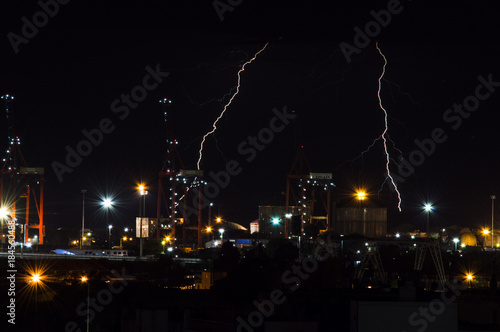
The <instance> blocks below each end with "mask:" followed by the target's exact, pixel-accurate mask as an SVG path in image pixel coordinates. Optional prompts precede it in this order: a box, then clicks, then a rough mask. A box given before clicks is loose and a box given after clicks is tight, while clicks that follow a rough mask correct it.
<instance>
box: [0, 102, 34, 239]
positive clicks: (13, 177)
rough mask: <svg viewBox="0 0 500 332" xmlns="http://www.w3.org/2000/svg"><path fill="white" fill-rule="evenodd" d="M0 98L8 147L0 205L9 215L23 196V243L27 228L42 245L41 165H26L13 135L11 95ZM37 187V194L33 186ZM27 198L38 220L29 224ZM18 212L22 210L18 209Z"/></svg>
mask: <svg viewBox="0 0 500 332" xmlns="http://www.w3.org/2000/svg"><path fill="white" fill-rule="evenodd" d="M0 99H1V100H2V101H3V102H4V107H5V113H6V114H5V115H6V119H7V127H8V130H7V138H8V142H9V147H8V149H7V151H6V155H5V158H4V159H3V160H2V168H1V170H0V173H1V174H0V204H1V206H2V207H4V208H6V209H8V210H9V212H10V215H11V217H12V218H16V217H17V215H18V208H19V203H20V201H21V199H26V204H25V210H24V217H25V223H24V226H23V228H24V239H23V240H24V243H27V242H28V239H29V230H30V229H38V239H39V240H38V244H43V238H44V227H43V185H44V178H43V175H44V169H43V167H28V165H27V164H26V160H25V159H24V156H23V154H22V152H21V147H20V144H21V141H20V139H19V137H18V136H16V135H15V124H14V117H13V111H12V106H13V103H14V96H12V95H8V94H6V95H3V96H1V97H0ZM37 187H38V189H39V191H38V196H37V194H36V190H35V188H37ZM31 200H33V201H34V203H35V208H36V215H37V217H38V223H36V221H35V223H34V224H30V221H29V217H30V204H31ZM21 211H22V210H21Z"/></svg>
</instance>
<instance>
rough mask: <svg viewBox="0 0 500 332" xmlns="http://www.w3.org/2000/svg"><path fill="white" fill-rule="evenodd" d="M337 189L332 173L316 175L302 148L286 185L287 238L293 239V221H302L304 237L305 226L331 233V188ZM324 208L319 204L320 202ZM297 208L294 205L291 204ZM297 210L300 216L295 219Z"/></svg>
mask: <svg viewBox="0 0 500 332" xmlns="http://www.w3.org/2000/svg"><path fill="white" fill-rule="evenodd" d="M332 187H335V184H334V183H333V182H332V174H331V173H313V172H312V170H311V166H310V165H309V162H308V161H307V159H306V156H305V154H304V147H303V146H300V147H299V149H298V151H297V155H296V157H295V160H294V162H293V164H292V168H291V169H290V172H289V173H288V175H287V181H286V206H285V214H286V215H287V216H288V217H287V218H286V222H285V237H287V238H288V237H289V236H290V235H291V226H292V220H293V219H294V218H300V226H301V227H300V233H301V234H302V233H303V232H304V225H305V224H311V225H316V226H318V228H319V229H320V230H330V229H331V228H332V224H331V218H332V213H331V188H332ZM318 201H319V202H320V203H321V204H317V202H318ZM291 202H292V203H293V204H290V203H291ZM292 205H294V206H297V209H298V211H297V212H298V214H297V215H292V214H291V213H292V212H291V206H292Z"/></svg>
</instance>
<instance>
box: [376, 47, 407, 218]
mask: <svg viewBox="0 0 500 332" xmlns="http://www.w3.org/2000/svg"><path fill="white" fill-rule="evenodd" d="M375 47H376V48H377V50H378V52H379V53H380V55H381V56H382V58H383V59H384V66H383V67H382V74H380V77H379V79H378V91H377V97H378V104H379V106H380V108H381V109H382V111H384V122H385V129H384V131H383V133H382V135H381V136H380V137H382V141H383V142H384V152H385V157H386V163H385V169H386V171H387V177H388V178H389V179H390V180H391V184H392V185H393V186H394V190H396V193H397V194H398V210H399V211H400V212H401V194H400V193H399V190H398V186H397V185H396V182H394V179H393V178H392V176H391V172H390V170H389V164H390V161H391V158H390V156H389V151H388V150H387V139H386V134H387V131H388V130H389V127H388V120H387V118H388V115H387V111H386V109H385V108H384V106H383V105H382V99H381V97H380V90H381V89H382V82H381V81H382V78H383V77H384V75H385V67H386V66H387V59H386V58H385V55H384V54H383V53H382V51H381V50H380V48H379V47H378V42H377V43H375Z"/></svg>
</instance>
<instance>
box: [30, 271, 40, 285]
mask: <svg viewBox="0 0 500 332" xmlns="http://www.w3.org/2000/svg"><path fill="white" fill-rule="evenodd" d="M41 279H42V277H41V276H40V275H39V274H38V273H35V274H33V275H32V276H31V281H32V282H34V283H38V282H40V280H41Z"/></svg>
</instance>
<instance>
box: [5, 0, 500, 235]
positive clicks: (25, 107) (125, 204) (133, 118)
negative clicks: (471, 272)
mask: <svg viewBox="0 0 500 332" xmlns="http://www.w3.org/2000/svg"><path fill="white" fill-rule="evenodd" d="M49 2H50V1H49ZM61 2H63V3H64V1H61ZM42 3H43V0H42ZM50 3H55V2H54V1H52V2H50ZM214 3H216V4H217V3H218V4H219V6H220V9H219V11H220V12H222V11H223V13H218V12H217V10H216V9H215V7H214ZM58 4H59V3H58ZM232 4H233V5H232V6H231V5H229V4H228V2H226V1H225V0H221V1H218V2H211V1H175V2H174V1H141V2H134V3H133V4H132V3H130V4H129V3H124V2H114V1H105V2H102V1H85V2H83V1H69V2H68V3H65V4H59V5H58V7H59V8H58V11H57V13H55V14H53V15H52V16H53V17H49V18H48V19H47V21H46V22H45V21H44V16H43V15H41V14H37V12H40V11H41V10H42V7H41V5H40V4H39V3H37V2H36V1H29V2H28V1H24V2H19V1H10V0H9V1H3V2H2V3H1V5H0V6H1V8H0V22H1V23H0V27H1V29H0V31H1V34H0V35H1V38H0V48H1V51H2V53H1V54H2V62H1V64H0V94H2V95H3V94H7V93H8V94H11V95H14V96H15V98H16V101H15V104H14V110H15V118H16V122H17V125H16V132H17V135H19V136H20V138H21V143H22V145H21V148H22V151H23V154H24V156H25V158H26V160H27V163H28V164H29V166H42V167H45V170H46V175H45V178H46V187H45V188H46V195H45V210H46V216H45V224H46V225H47V227H62V226H64V227H69V228H75V229H77V228H78V227H79V225H80V222H81V193H80V190H81V189H82V188H86V189H87V190H88V193H87V200H88V204H89V205H88V211H87V212H88V225H89V227H101V226H102V225H104V224H105V222H106V220H105V216H104V214H103V213H102V211H101V210H99V199H100V197H101V196H105V195H112V196H114V197H115V199H116V202H117V206H116V209H115V211H114V213H113V215H111V216H110V217H109V218H110V219H109V222H110V223H113V224H115V225H121V226H126V225H128V226H131V225H133V223H134V217H135V215H136V214H137V213H138V196H137V193H136V191H135V186H136V184H137V183H138V182H139V181H144V182H146V183H147V185H148V189H149V192H150V196H149V197H148V200H147V203H146V205H147V206H146V207H147V211H148V214H149V216H151V217H155V216H156V186H157V174H158V171H160V169H161V166H162V161H163V158H164V155H165V149H166V145H165V142H164V137H165V127H164V122H163V114H162V109H161V107H160V104H159V103H158V101H159V100H160V99H162V98H169V99H171V100H172V101H173V104H172V114H171V118H172V119H173V126H174V133H175V137H176V138H177V139H178V141H179V145H178V148H179V151H180V154H181V158H182V160H183V161H184V164H185V166H186V168H187V169H195V168H196V162H197V161H198V150H199V147H200V142H201V139H202V137H203V135H204V134H205V133H207V132H208V131H210V130H211V129H212V123H213V121H214V120H215V119H216V118H217V117H218V116H219V114H220V113H221V111H222V110H223V108H224V105H225V104H226V103H227V102H228V101H229V98H230V97H231V95H232V94H233V93H235V92H236V85H237V79H238V76H237V73H238V70H240V68H241V66H242V65H243V63H245V62H246V61H248V60H250V59H251V58H252V57H253V55H254V54H255V53H256V52H258V51H259V50H261V49H262V48H263V47H264V45H265V44H266V43H269V44H268V46H267V47H266V49H265V50H264V51H263V52H262V53H261V54H260V55H259V56H258V57H257V59H255V60H254V61H253V62H252V63H251V64H249V65H247V66H246V69H245V71H244V72H243V73H242V74H241V87H240V91H239V93H238V95H237V96H236V97H235V98H234V100H233V102H232V104H231V105H230V106H229V107H228V108H227V111H226V113H225V115H224V116H223V117H222V119H221V120H220V121H219V122H218V129H217V131H216V133H215V135H213V136H210V137H209V138H208V139H207V141H206V144H205V148H204V153H203V159H202V163H201V164H202V165H201V168H202V169H203V170H204V171H205V174H208V173H209V172H210V171H213V172H216V173H217V172H219V171H221V170H223V169H224V168H225V165H226V164H227V161H229V160H235V161H237V162H238V163H239V165H240V166H241V168H242V171H241V173H240V174H238V175H237V176H234V177H232V178H231V181H230V184H229V185H228V186H227V187H226V188H224V189H221V191H220V194H219V195H218V196H217V197H216V198H215V199H214V200H213V202H214V205H215V208H214V213H216V214H220V215H221V216H223V217H224V218H225V219H227V220H230V221H234V222H238V223H241V224H242V225H245V226H247V225H248V223H249V222H250V221H252V220H254V219H257V217H258V216H257V213H258V205H265V204H274V203H276V202H279V201H280V200H282V199H283V195H282V192H284V191H285V185H286V174H287V173H288V172H289V170H290V167H291V165H292V162H293V160H294V157H295V153H296V147H297V145H303V146H304V151H305V154H306V156H307V158H308V160H309V162H310V164H311V167H312V169H313V171H314V172H331V173H333V181H334V182H335V183H336V185H337V188H336V189H335V197H336V199H345V198H347V197H350V196H349V195H351V194H352V193H353V191H354V189H355V188H356V187H364V188H366V189H367V190H368V193H369V197H370V198H371V199H374V200H377V202H378V203H380V204H382V205H384V206H387V208H388V212H389V229H391V228H392V227H394V226H396V225H398V224H400V223H404V222H409V223H412V224H413V225H415V227H422V225H423V224H424V222H425V216H424V214H423V213H422V204H423V203H424V202H427V201H428V202H432V203H433V204H435V208H436V210H435V211H434V213H433V216H432V218H431V226H432V225H434V226H439V227H441V226H442V227H443V228H444V227H447V226H450V225H454V224H458V225H464V226H469V225H470V226H481V225H487V224H489V223H490V222H491V200H490V197H489V196H490V195H491V194H495V193H496V194H498V195H499V198H500V186H499V184H500V176H499V175H498V170H499V169H500V168H499V167H500V156H499V155H498V152H497V151H498V147H499V144H500V140H499V138H500V137H499V130H498V120H499V119H500V117H499V116H498V115H497V114H498V111H499V109H498V106H497V105H498V102H499V100H500V91H495V90H496V89H499V88H500V83H495V82H500V66H499V64H498V59H499V56H498V55H499V54H498V53H499V51H498V50H499V48H498V45H497V43H498V32H499V27H500V26H499V25H500V22H499V20H498V15H497V10H496V7H495V6H494V2H480V3H478V2H477V1H440V2H439V4H436V3H435V2H432V1H401V2H400V3H399V2H395V1H363V2H359V1H356V2H349V3H347V4H346V3H345V2H342V3H341V4H340V3H339V4H337V3H332V2H331V1H316V2H297V3H292V2H285V1H273V2H272V3H269V1H249V0H247V1H232ZM224 6H230V9H231V10H226V11H224ZM226 8H229V7H226ZM388 8H389V9H388ZM48 10H52V11H55V7H54V6H53V5H52V7H50V8H49V9H48ZM388 10H391V11H392V12H393V13H392V14H390V22H389V18H388V17H387V16H383V15H384V13H390V11H388ZM372 11H373V12H372ZM381 11H384V12H381ZM371 12H372V13H371ZM377 13H379V14H377ZM219 14H220V15H219ZM33 15H35V16H36V18H37V19H39V20H40V21H39V27H38V28H37V29H38V32H37V33H36V34H35V33H34V32H33V31H32V30H31V31H28V30H29V29H28V30H26V28H25V31H24V32H25V33H31V34H32V35H31V36H28V37H29V38H28V37H26V36H23V31H22V29H23V25H25V24H26V22H27V21H29V22H33ZM374 15H375V16H377V15H378V16H380V17H381V18H379V19H380V20H384V19H385V21H384V22H383V23H384V24H383V25H385V26H381V25H380V24H378V23H377V24H375V23H374V22H375V18H374ZM23 17H25V18H26V19H25V20H24V21H23V20H22V19H23ZM47 17H48V16H47ZM221 17H222V18H223V20H221ZM40 22H41V23H40ZM370 22H372V23H370ZM367 24H368V28H370V27H372V29H376V30H371V32H370V33H371V34H372V37H367V39H364V40H361V41H360V39H357V40H356V38H355V35H356V34H357V32H356V31H360V30H365V27H367ZM377 27H378V28H377ZM355 28H357V29H359V30H355ZM13 34H15V35H16V37H13ZM25 37H26V38H25ZM13 38H14V39H15V38H25V39H15V40H18V42H17V45H15V44H16V42H13V41H12V40H14V39H13ZM361 39H362V38H361ZM19 40H23V42H20V41H19ZM376 42H378V45H379V47H380V49H381V51H382V52H383V54H384V55H385V56H386V58H387V61H388V64H387V67H386V73H385V75H384V77H383V80H382V86H381V97H382V102H383V106H384V108H385V109H386V110H387V112H388V114H389V121H388V126H389V129H388V132H387V134H388V136H389V137H390V139H391V140H392V141H393V142H394V144H395V145H393V144H392V143H388V147H389V150H388V151H389V153H390V156H391V158H392V162H391V166H390V168H391V172H392V173H393V174H395V175H398V176H399V179H400V180H399V182H398V183H397V184H398V188H399V191H400V193H401V197H402V204H401V206H402V212H398V209H397V205H398V200H397V195H396V193H395V192H394V191H393V190H391V189H390V186H389V185H388V184H387V183H386V184H385V185H384V186H382V184H383V183H384V181H385V178H386V176H385V155H384V150H383V145H382V141H381V140H379V141H377V142H376V143H375V144H374V145H373V147H372V148H371V149H370V151H368V152H367V153H365V154H363V155H362V157H360V158H357V157H359V156H360V154H361V152H363V151H365V150H366V149H367V148H368V147H369V146H370V145H371V144H372V142H373V141H374V140H375V139H376V138H377V137H379V136H380V135H381V134H382V132H383V131H384V113H383V111H382V109H380V107H379V104H378V99H377V90H378V79H379V77H380V75H381V73H382V68H383V65H384V60H383V58H382V56H381V55H380V54H379V53H378V51H377V49H376V44H375V43H376ZM341 43H347V44H349V45H350V47H355V46H356V45H358V47H357V49H356V51H355V52H352V53H350V55H349V56H348V57H346V56H345V54H344V52H343V50H342V48H341V46H340V45H341ZM356 43H357V44H356ZM360 43H361V44H360ZM342 45H344V46H345V45H346V44H342ZM16 48H17V52H16ZM347 58H349V59H347ZM348 60H349V61H348ZM147 67H149V69H147ZM155 70H156V71H160V72H162V74H161V75H162V76H158V81H156V82H157V83H158V84H153V83H155V80H154V79H150V80H149V81H148V83H149V84H151V85H154V86H155V87H154V88H152V89H151V90H150V91H147V96H146V97H145V98H144V100H143V101H141V102H139V103H138V105H137V106H136V107H135V108H132V107H129V108H128V111H127V112H125V111H123V109H122V111H117V110H116V108H113V106H112V105H113V103H114V101H115V100H117V99H118V100H120V98H121V95H122V94H130V93H131V91H132V90H133V89H134V88H135V87H137V86H139V85H143V79H144V77H145V75H147V74H148V73H149V74H150V71H155ZM167 72H168V76H167V74H166V73H167ZM479 76H481V77H482V78H484V80H486V81H488V80H490V81H492V82H493V83H490V84H489V85H488V87H485V86H484V83H481V82H483V81H481V79H478V77H479ZM160 81H161V82H160ZM481 84H482V85H483V86H482V87H480V88H478V86H479V85H481ZM499 90H500V89H499ZM477 91H479V93H480V96H482V97H481V99H483V100H480V101H479V102H478V104H477V105H472V104H473V103H474V100H478V99H474V98H475V97H474V96H476V94H477V93H478V92H477ZM471 96H472V97H471ZM468 97H471V98H468ZM467 98H468V99H467ZM466 99H467V100H468V101H470V102H471V103H472V104H471V105H472V106H467V107H469V108H470V107H473V108H475V109H476V110H475V111H473V112H468V111H463V112H462V114H463V115H459V113H455V112H454V111H453V108H454V104H457V105H460V104H462V103H463V102H464V100H466ZM117 105H118V106H123V105H124V104H123V103H121V104H115V106H117ZM284 107H286V110H287V112H289V113H290V112H291V111H292V110H294V111H295V113H294V114H296V115H297V116H296V118H295V119H293V120H291V121H290V124H288V125H286V126H285V128H284V130H282V131H280V132H277V133H275V134H274V137H273V139H272V140H271V141H270V142H269V143H268V144H265V147H264V149H263V150H262V151H259V152H258V153H257V154H256V156H255V158H254V159H253V160H251V161H247V160H246V159H247V158H248V154H246V155H245V154H241V153H240V152H239V151H238V146H240V144H242V143H243V142H245V141H248V137H249V136H256V135H258V133H259V131H261V130H262V129H263V128H269V126H270V121H271V119H272V118H273V117H274V116H276V113H275V112H280V113H283V109H284ZM273 109H276V111H274V112H273ZM449 109H451V111H448V110H449ZM463 109H465V108H463ZM458 117H460V120H458V119H459V118H458ZM103 119H109V121H108V122H107V124H106V126H107V127H106V128H108V130H109V131H110V132H109V133H106V134H103V136H102V141H101V142H99V144H98V145H97V146H93V147H92V152H91V153H89V155H88V156H85V157H82V161H81V163H79V165H77V166H76V167H72V169H73V170H72V172H71V173H65V174H63V175H62V181H59V179H58V177H57V176H56V173H55V172H54V170H53V166H52V165H53V163H54V162H59V163H62V164H63V163H65V158H66V154H67V150H66V147H67V146H69V147H71V148H73V149H76V147H77V145H78V144H79V142H81V141H82V140H84V139H86V138H85V136H84V134H83V132H82V131H84V130H87V131H91V130H93V129H95V128H99V126H100V123H101V122H102V121H103ZM0 121H1V122H0V125H1V127H0V128H1V131H0V134H1V135H0V143H1V146H3V147H7V143H8V142H7V130H6V129H7V127H6V123H5V116H4V113H2V116H1V117H0ZM104 121H105V122H106V121H107V120H104ZM459 121H460V122H459ZM110 128H112V129H110ZM436 130H437V133H439V135H437V134H436V135H437V136H436V135H434V136H436V137H437V140H439V141H440V142H441V143H435V147H434V149H433V151H432V152H431V153H429V155H428V156H427V155H424V154H423V153H419V152H415V151H416V150H417V149H418V146H417V145H416V143H415V140H419V141H426V140H429V139H430V138H432V137H433V134H432V133H433V132H435V133H436ZM426 142H427V141H426ZM394 147H395V148H394ZM427 147H428V148H430V147H429V145H427ZM2 149H3V148H2ZM412 153H413V154H412ZM412 156H413V157H412ZM418 156H424V159H423V160H421V163H420V162H419V165H418V166H415V167H414V172H413V174H409V175H408V176H406V177H401V173H400V172H399V171H398V164H400V163H401V162H402V160H403V159H404V160H406V161H407V162H408V161H409V160H413V161H415V160H417V159H414V158H417V157H418ZM356 158H357V159H356ZM412 158H413V159H412ZM405 171H408V170H407V169H404V168H403V169H402V172H405ZM410 173H411V172H410ZM401 178H404V181H401ZM209 180H210V179H209ZM380 189H381V191H380V195H378V194H377V193H378V192H379V190H380ZM497 211H499V214H497V215H499V216H500V207H499V208H497Z"/></svg>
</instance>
